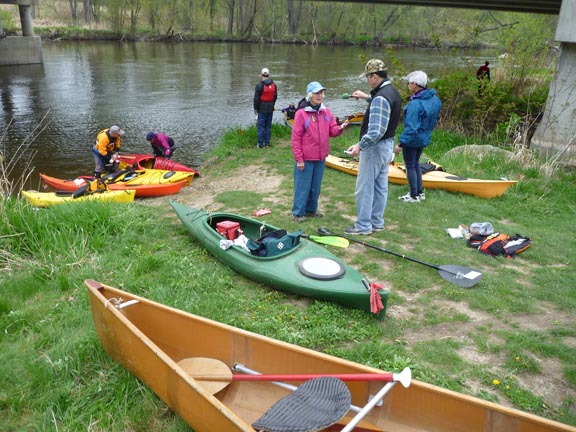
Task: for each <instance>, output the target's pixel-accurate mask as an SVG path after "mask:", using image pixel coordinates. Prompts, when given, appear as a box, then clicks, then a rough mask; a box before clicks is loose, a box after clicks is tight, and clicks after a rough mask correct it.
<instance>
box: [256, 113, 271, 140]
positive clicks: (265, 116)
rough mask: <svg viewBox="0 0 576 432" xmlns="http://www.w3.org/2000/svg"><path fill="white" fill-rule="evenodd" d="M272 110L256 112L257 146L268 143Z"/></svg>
mask: <svg viewBox="0 0 576 432" xmlns="http://www.w3.org/2000/svg"><path fill="white" fill-rule="evenodd" d="M273 116H274V112H269V113H262V112H259V113H258V147H264V146H267V145H270V137H271V135H272V118H273Z"/></svg>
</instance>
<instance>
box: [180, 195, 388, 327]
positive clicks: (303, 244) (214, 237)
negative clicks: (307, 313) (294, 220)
mask: <svg viewBox="0 0 576 432" xmlns="http://www.w3.org/2000/svg"><path fill="white" fill-rule="evenodd" d="M170 204H171V205H172V207H173V208H174V211H175V212H176V214H177V215H178V217H179V218H180V220H181V221H182V223H183V224H184V226H185V227H186V228H187V229H188V231H190V234H191V235H192V237H193V238H194V239H195V240H196V241H198V242H199V243H200V244H201V245H202V246H204V247H205V248H206V249H207V250H208V251H209V252H210V253H211V254H212V255H214V256H215V257H216V258H217V259H218V260H219V261H221V262H222V263H224V264H226V265H227V266H229V267H230V268H232V269H233V270H235V271H237V272H238V273H240V274H242V275H244V276H246V277H247V278H249V279H251V280H253V281H256V282H259V283H262V284H264V285H267V286H269V287H272V288H274V289H277V290H279V291H284V292H287V293H290V294H296V295H301V296H305V297H311V298H315V299H319V300H324V301H331V302H334V303H338V304H341V305H344V306H347V307H351V308H355V309H360V310H364V311H366V312H368V313H370V312H371V308H370V291H369V290H368V289H367V288H366V286H365V284H364V282H363V280H364V281H366V279H365V278H364V277H363V276H362V275H361V274H360V273H359V272H358V271H356V270H355V269H353V268H352V267H350V266H348V265H347V264H345V263H344V262H342V261H341V260H340V259H338V258H337V257H336V256H335V255H334V254H332V253H331V252H330V251H329V250H327V249H326V248H325V247H324V246H320V245H318V244H316V243H314V242H312V241H308V240H306V239H304V238H303V239H301V240H300V243H299V244H298V245H297V246H296V247H294V248H293V249H290V250H287V251H286V252H282V253H281V254H279V255H276V256H271V257H259V256H256V255H252V254H250V252H248V251H246V250H244V249H242V248H241V247H240V246H232V247H231V248H229V249H226V250H224V249H222V248H221V247H220V240H223V239H224V237H223V236H222V235H221V234H219V233H218V231H217V230H216V225H217V224H218V223H219V222H222V221H231V222H238V223H239V224H240V229H241V230H242V231H243V234H244V235H245V236H246V237H248V238H249V239H252V240H256V239H258V238H260V237H261V236H262V235H263V234H264V233H266V232H270V231H273V230H277V229H278V228H277V227H275V226H272V225H269V224H266V223H263V222H262V221H259V220H256V219H251V218H247V217H244V216H239V215H236V214H232V213H224V212H212V213H207V212H206V211H204V210H202V209H196V208H191V207H188V206H185V205H183V204H180V203H178V202H176V201H170ZM314 262H320V264H319V267H320V268H314ZM332 269H334V273H333V274H331V273H330V272H329V270H330V271H331V270H332ZM316 270H318V272H319V273H321V274H315V273H314V272H315V271H316ZM366 282H367V281H366ZM378 293H379V295H380V299H381V301H382V305H383V307H384V309H382V310H381V311H380V312H379V313H378V314H377V316H378V318H379V319H384V317H385V313H386V303H387V301H388V294H389V293H388V291H386V290H378Z"/></svg>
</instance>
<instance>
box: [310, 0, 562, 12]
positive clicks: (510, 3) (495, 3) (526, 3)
mask: <svg viewBox="0 0 576 432" xmlns="http://www.w3.org/2000/svg"><path fill="white" fill-rule="evenodd" d="M315 1H330V0H315ZM341 1H342V3H387V4H395V5H404V6H432V7H449V8H461V9H483V10H500V11H509V12H529V13H539V14H551V15H558V14H559V13H560V6H561V5H562V0H469V1H468V0H341Z"/></svg>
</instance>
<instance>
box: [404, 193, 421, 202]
mask: <svg viewBox="0 0 576 432" xmlns="http://www.w3.org/2000/svg"><path fill="white" fill-rule="evenodd" d="M402 201H404V202H407V203H417V202H420V198H419V197H416V198H413V197H411V196H410V195H408V197H406V196H403V197H402Z"/></svg>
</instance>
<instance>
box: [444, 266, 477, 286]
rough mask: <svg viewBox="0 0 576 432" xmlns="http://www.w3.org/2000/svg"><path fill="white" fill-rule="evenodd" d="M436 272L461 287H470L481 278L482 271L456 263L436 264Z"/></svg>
mask: <svg viewBox="0 0 576 432" xmlns="http://www.w3.org/2000/svg"><path fill="white" fill-rule="evenodd" d="M438 274H439V275H440V276H442V278H443V279H444V280H446V281H448V282H452V283H453V284H454V285H458V286H459V287H461V288H472V287H473V286H474V285H476V284H477V283H478V282H480V280H481V279H482V273H480V272H479V271H478V270H474V269H472V268H470V267H464V266H458V265H441V266H438Z"/></svg>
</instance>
